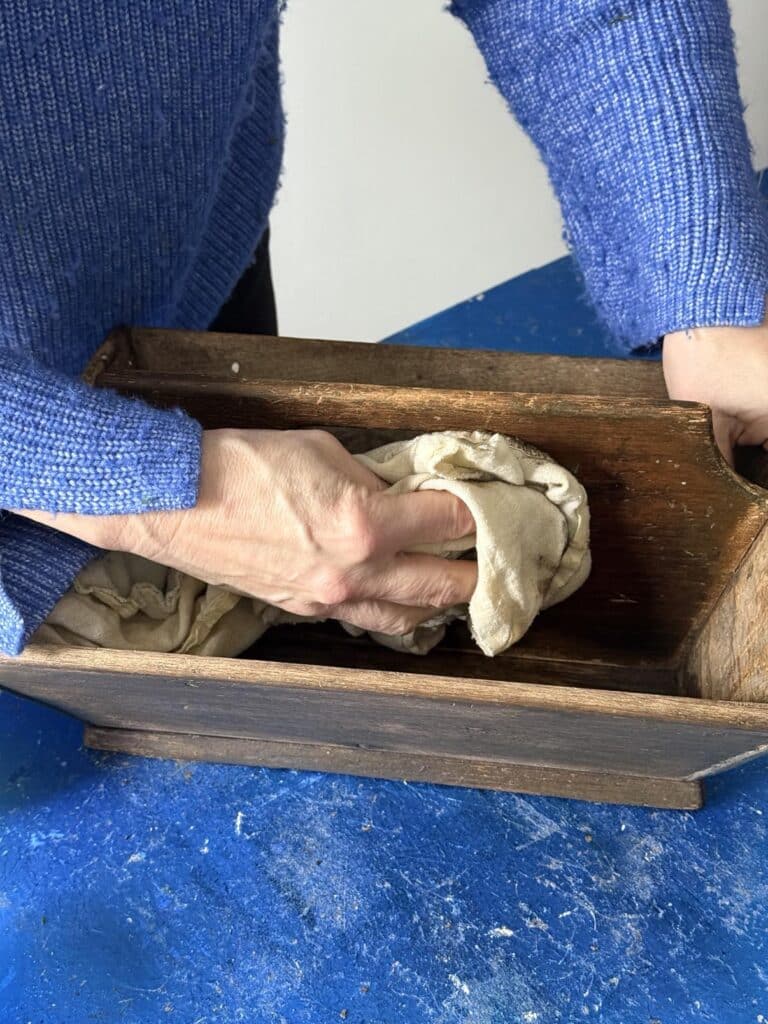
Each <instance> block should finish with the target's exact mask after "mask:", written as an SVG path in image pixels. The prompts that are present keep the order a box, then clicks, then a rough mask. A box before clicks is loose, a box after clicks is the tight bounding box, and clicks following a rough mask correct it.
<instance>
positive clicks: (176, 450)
mask: <svg viewBox="0 0 768 1024" xmlns="http://www.w3.org/2000/svg"><path fill="white" fill-rule="evenodd" d="M201 440H202V428H201V427H200V424H199V423H197V422H196V421H195V420H193V419H191V418H190V417H189V416H187V415H186V414H185V413H183V412H181V411H180V410H178V409H174V410H161V409H154V408H152V407H151V406H148V405H146V404H145V403H143V402H141V401H138V400H137V399H131V398H123V397H120V396H118V395H117V394H114V393H113V392H110V391H101V390H96V389H93V388H90V387H87V386H86V385H85V384H83V383H81V382H80V381H77V380H73V379H71V378H68V377H66V376H64V375H63V374H59V373H54V372H53V371H50V370H46V369H44V368H43V367H41V366H39V365H38V364H34V363H32V362H31V361H30V360H26V359H22V358H20V357H14V356H10V355H7V354H3V355H2V357H0V507H2V508H6V509H8V508H11V509H14V508H18V509H40V510H43V511H46V512H77V513H84V514H89V515H116V514H128V513H138V512H149V511H161V510H171V509H181V508H190V507H192V506H193V505H194V504H195V503H196V501H197V488H198V478H199V473H200V453H201Z"/></svg>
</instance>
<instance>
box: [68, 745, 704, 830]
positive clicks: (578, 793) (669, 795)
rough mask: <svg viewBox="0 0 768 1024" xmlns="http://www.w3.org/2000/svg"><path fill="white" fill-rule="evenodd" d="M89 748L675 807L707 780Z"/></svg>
mask: <svg viewBox="0 0 768 1024" xmlns="http://www.w3.org/2000/svg"><path fill="white" fill-rule="evenodd" d="M85 743H86V746H89V747H92V748H94V749H97V750H105V751H114V752H122V753H126V754H134V755H138V756H141V757H159V758H174V759H178V760H191V761H212V762H220V763H225V764H244V765H259V766H263V767H268V768H294V769H302V770H307V771H323V772H335V773H340V774H350V775H363V776H368V777H373V778H384V779H398V780H402V781H410V782H433V783H439V784H442V785H449V786H468V787H472V788H477V789H495V790H503V791H507V792H514V793H528V794H539V795H542V796H560V797H568V798H571V799H576V800H591V801H598V802H601V803H616V804H634V805H639V806H644V807H659V808H666V809H670V810H697V809H698V808H699V807H701V806H702V802H703V796H702V792H703V791H702V784H701V783H700V782H698V781H687V780H683V779H680V780H678V779H662V778H653V777H649V776H639V775H626V774H618V773H613V772H594V771H584V770H571V769H564V768H547V767H540V766H536V765H517V764H509V763H500V762H498V761H485V760H481V759H479V758H464V757H446V756H438V755H434V754H410V753H404V752H402V751H391V750H375V749H371V748H363V747H346V746H340V745H336V744H324V743H295V742H283V741H275V740H263V739H243V738H237V737H224V736H202V735H192V734H182V733H172V732H149V731H146V732H145V731H143V730H133V729H114V728H101V727H96V726H86V728H85Z"/></svg>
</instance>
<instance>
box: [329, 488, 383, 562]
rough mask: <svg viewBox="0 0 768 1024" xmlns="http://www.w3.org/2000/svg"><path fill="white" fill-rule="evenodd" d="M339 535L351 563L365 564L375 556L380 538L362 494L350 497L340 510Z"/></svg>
mask: <svg viewBox="0 0 768 1024" xmlns="http://www.w3.org/2000/svg"><path fill="white" fill-rule="evenodd" d="M338 535H339V536H340V537H341V538H342V539H343V541H344V548H345V551H346V553H347V557H348V559H349V561H350V564H352V565H363V564H364V563H365V562H369V561H370V560H371V559H372V558H374V557H375V555H376V552H377V549H378V541H379V538H378V536H377V533H376V530H375V528H374V526H373V523H372V521H371V516H370V512H369V508H368V504H367V502H366V501H365V499H364V497H363V496H362V495H355V496H354V497H350V498H349V499H348V500H347V501H346V502H345V505H344V508H343V509H341V510H339V529H338Z"/></svg>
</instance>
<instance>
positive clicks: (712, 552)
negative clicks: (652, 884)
mask: <svg viewBox="0 0 768 1024" xmlns="http://www.w3.org/2000/svg"><path fill="white" fill-rule="evenodd" d="M89 373H90V377H89V379H90V380H91V381H92V382H93V383H95V384H96V385H97V386H109V387H115V388H117V389H118V390H121V391H123V392H125V393H136V394H140V395H143V396H144V397H145V398H147V399H148V400H150V401H153V402H156V403H157V404H158V405H165V406H167V405H172V404H181V405H183V406H184V407H186V408H188V409H189V410H190V411H191V412H192V413H193V414H194V415H196V416H198V417H199V418H200V419H201V421H202V422H203V424H204V425H205V426H208V427H216V426H238V425H239V426H248V427H254V426H267V427H298V426H315V425H318V426H323V427H324V428H326V429H331V430H333V431H334V432H336V433H337V434H338V435H339V436H341V437H342V439H343V441H344V443H345V444H347V445H349V446H350V447H351V448H352V449H353V450H361V448H363V447H366V446H369V445H370V444H372V443H379V442H380V441H382V440H384V439H388V438H390V437H393V436H409V435H413V434H415V433H418V432H421V431H426V430H436V429H447V428H451V427H453V428H461V429H474V428H485V429H491V430H497V431H500V432H503V433H507V434H512V435H517V436H521V437H524V438H526V439H527V440H529V441H531V442H533V443H534V444H538V445H539V446H540V447H542V448H544V449H545V450H547V451H550V452H551V453H552V454H553V455H554V456H555V457H556V458H558V459H559V460H560V461H561V462H563V463H564V464H565V465H566V466H568V467H569V468H570V469H572V470H573V471H574V472H575V473H576V474H577V475H578V476H579V477H580V479H582V480H583V482H584V483H585V485H586V487H587V490H588V492H589V496H590V506H591V510H592V526H593V534H592V536H593V556H594V565H595V568H594V571H593V574H592V577H591V578H590V580H589V581H588V582H587V584H586V585H585V586H584V587H583V588H582V589H581V590H580V591H579V593H578V595H576V596H575V597H574V598H572V599H571V600H570V601H568V602H565V603H564V604H563V605H562V606H560V607H558V608H555V609H551V610H550V611H548V612H547V613H545V614H543V615H542V616H540V617H539V619H538V620H537V622H536V623H535V624H534V627H533V628H532V629H531V631H530V632H529V634H528V635H527V636H526V637H525V638H524V640H523V641H522V642H521V643H520V644H519V645H516V646H515V648H514V649H512V650H511V651H510V652H507V653H506V654H505V655H504V656H502V657H500V658H497V659H493V660H490V659H485V658H483V657H482V656H481V655H479V654H478V653H477V651H476V649H475V648H473V646H472V644H471V642H470V640H469V638H468V636H467V633H466V630H465V629H464V627H462V626H454V627H452V628H451V629H450V630H449V634H448V637H447V638H446V641H444V644H443V645H442V647H441V648H440V649H438V650H437V651H435V652H433V653H432V654H431V655H430V656H429V657H426V658H416V657H415V656H403V655H399V654H395V653H394V652H391V651H387V650H384V649H382V648H377V647H374V646H372V645H370V644H369V643H368V642H367V641H365V640H360V639H354V638H351V637H347V636H345V635H344V634H342V633H341V632H340V631H339V630H338V628H337V627H335V626H333V625H331V624H325V625H313V626H306V627H299V626H296V627H291V628H290V630H289V629H287V628H286V629H276V630H274V631H272V632H271V633H268V634H267V636H266V637H265V638H264V639H263V640H262V641H261V642H260V644H259V645H258V646H257V647H256V648H255V649H254V651H253V652H249V656H247V657H245V658H243V659H239V660H230V659H220V658H199V657H191V656H183V655H156V654H148V653H142V652H117V651H108V650H90V649H71V648H66V647H45V646H41V645H30V647H29V648H28V649H27V650H26V651H25V653H24V654H23V655H22V656H21V657H20V658H18V659H10V658H2V659H0V682H2V683H3V684H4V685H7V686H8V687H9V688H11V689H13V690H15V691H16V692H18V693H22V694H26V695H27V696H30V697H33V698H35V699H38V700H43V701H45V702H47V703H49V704H51V705H53V706H55V707H58V708H61V709H62V710H65V711H68V712H69V713H71V714H75V715H77V716H78V717H80V718H82V719H83V720H84V721H85V722H87V723H89V728H88V731H87V739H88V742H90V743H92V744H93V745H95V746H99V747H102V748H105V749H122V750H127V751H130V752H135V753H144V754H149V755H152V756H176V757H190V758H205V759H213V760H225V761H241V762H244V763H259V764H272V765H278V766H287V767H304V768H314V769H322V770H325V771H341V772H349V771H352V772H356V773H358V774H368V775H380V776H384V777H391V778H399V777H404V778H411V779H428V780H430V781H436V782H445V783H451V784H455V785H473V786H482V787H485V786H488V787H493V788H502V789H513V790H517V791H521V792H539V793H557V794H559V795H565V796H577V797H581V798H584V799H600V800H618V801H621V802H634V803H648V804H652V805H654V806H667V807H690V808H694V807H696V806H698V804H699V802H700V788H699V780H700V779H701V778H704V777H706V776H707V775H709V774H712V773H714V772H717V771H721V770H723V769H724V768H727V767H730V766H731V765H733V764H736V763H739V762H740V761H743V760H745V759H748V758H751V757H755V756H758V755H759V754H761V753H764V752H765V751H767V750H768V704H765V705H762V704H758V703H738V702H733V701H721V700H708V699H701V698H700V697H682V696H676V695H674V694H676V693H677V692H678V687H679V685H680V680H681V678H682V679H683V683H684V685H685V686H687V687H688V690H687V692H695V693H697V694H704V693H706V694H717V695H718V696H723V697H729V698H730V697H733V696H734V695H736V694H738V693H739V692H740V691H739V689H738V686H739V685H742V684H743V685H744V686H746V687H747V688H748V690H749V693H750V695H752V696H753V697H754V696H755V695H758V696H759V695H762V694H763V692H764V691H763V689H761V687H763V686H764V680H765V666H766V663H767V660H768V659H766V656H765V650H764V645H763V642H762V633H764V632H765V631H764V630H761V628H760V626H761V624H762V620H763V619H764V615H762V610H763V609H764V601H763V602H761V599H760V593H759V586H758V577H761V578H762V577H764V576H765V568H766V562H768V539H766V538H767V537H768V534H767V533H766V531H768V527H767V526H766V525H765V524H766V522H768V498H767V496H766V494H765V492H763V491H762V490H760V489H759V488H757V487H755V486H753V485H751V484H749V483H747V482H746V481H744V480H742V479H740V478H738V477H737V476H736V475H735V474H734V473H733V472H732V471H731V470H730V469H729V468H728V467H727V466H726V465H725V463H724V461H723V460H722V459H721V457H720V455H719V453H718V452H717V450H716V447H715V445H714V441H713V438H712V431H711V423H710V417H709V413H708V411H707V410H706V409H704V408H703V407H699V406H695V405H690V404H678V403H671V402H667V401H665V400H664V398H663V394H664V392H663V381H662V378H661V374H660V368H659V367H658V366H657V365H652V364H642V363H634V364H627V363H625V362H619V361H607V360H573V359H560V358H559V357H539V356H519V355H502V354H499V353H448V352H446V351H445V350H429V349H419V350H408V349H401V348H399V347H398V348H395V347H390V346H376V347H375V348H374V347H370V346H356V345H350V344H343V343H342V344H340V343H330V342H329V343H317V342H303V341H296V340H286V339H265V338H256V339H254V338H243V337H237V336H226V335H195V334H191V333H189V332H166V331H125V332H122V333H117V334H115V335H114V336H113V337H112V338H111V339H110V340H109V342H108V344H107V345H106V346H105V347H104V348H103V349H102V351H101V352H100V353H99V355H98V356H97V358H96V359H95V360H94V362H93V363H92V366H91V368H90V371H89ZM337 377H338V378H340V379H341V382H340V383H334V378H337ZM638 396H639V397H638ZM374 437H375V438H376V440H375V441H373V440H372V438H374ZM753 461H754V460H753ZM762 461H763V462H764V460H762ZM759 462H760V460H758V463H759ZM762 468H764V467H762ZM755 470H756V474H757V473H759V472H760V471H761V466H760V465H759V464H758V465H757V466H756V467H755ZM761 531H762V533H761ZM758 536H759V540H758V541H757V543H755V538H757V537H758ZM747 552H749V553H748V554H746V553H747ZM745 555H746V557H745ZM737 570H738V572H737ZM734 574H736V575H735V576H734ZM728 639H730V644H729V643H726V640H728ZM250 654H254V655H255V657H251V656H250ZM681 666H683V667H684V668H685V670H686V671H685V672H681ZM692 680H693V683H692V682H691V681H692ZM543 683H547V684H550V685H541V684H543ZM553 684H554V685H553ZM601 687H602V688H603V689H600V688H601ZM622 691H623V692H622Z"/></svg>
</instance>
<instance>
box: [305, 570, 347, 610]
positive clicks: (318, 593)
mask: <svg viewBox="0 0 768 1024" xmlns="http://www.w3.org/2000/svg"><path fill="white" fill-rule="evenodd" d="M311 589H312V593H313V595H314V597H315V600H316V601H318V602H321V603H322V604H323V605H324V606H326V607H331V608H335V607H336V606H337V605H340V604H344V602H345V601H351V600H353V598H354V596H355V593H354V591H355V588H354V585H353V583H352V581H351V580H350V579H349V578H348V577H347V576H345V575H344V573H343V572H341V571H339V570H338V569H333V568H329V569H322V570H320V571H318V572H317V573H316V574H315V575H314V577H313V579H312V585H311Z"/></svg>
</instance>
